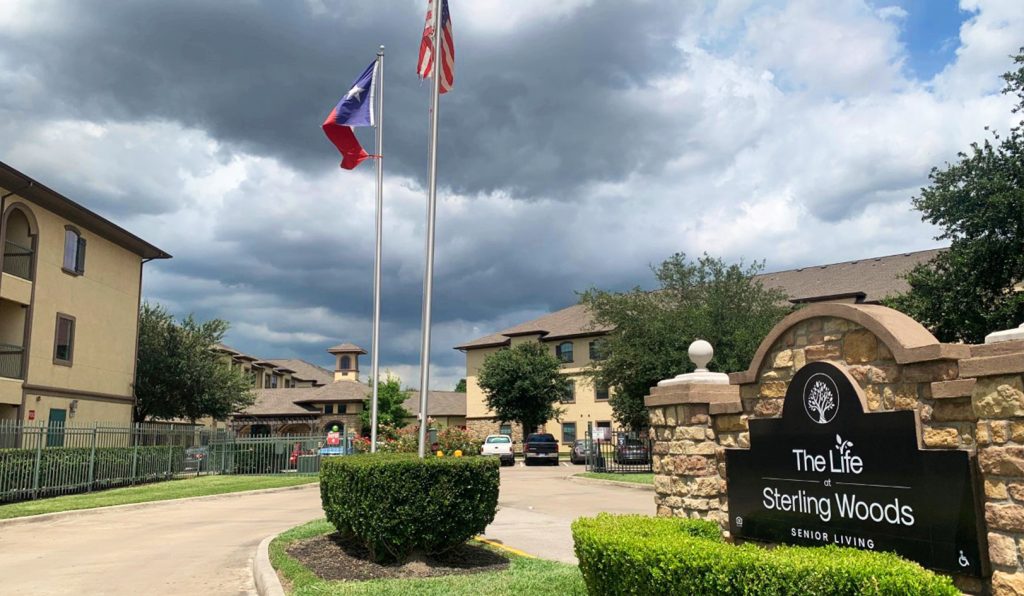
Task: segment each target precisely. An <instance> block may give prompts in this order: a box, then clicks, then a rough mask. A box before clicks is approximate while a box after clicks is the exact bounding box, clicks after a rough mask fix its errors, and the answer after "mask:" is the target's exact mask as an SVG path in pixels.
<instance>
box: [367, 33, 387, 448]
mask: <svg viewBox="0 0 1024 596" xmlns="http://www.w3.org/2000/svg"><path fill="white" fill-rule="evenodd" d="M374 86H375V87H376V88H377V97H375V98H373V99H372V100H373V101H376V102H377V106H376V111H377V113H376V116H377V118H376V128H377V131H376V132H377V150H376V151H374V153H376V154H377V245H376V248H375V252H374V256H373V332H372V335H373V338H372V340H371V341H372V342H373V347H372V349H371V354H370V371H371V372H370V374H371V375H372V376H373V380H372V383H373V397H372V399H371V401H370V453H376V451H377V387H378V385H380V256H381V250H380V245H381V235H382V231H383V229H384V226H383V218H384V215H383V211H384V46H383V45H382V46H380V49H379V50H377V75H376V76H375V77H374Z"/></svg>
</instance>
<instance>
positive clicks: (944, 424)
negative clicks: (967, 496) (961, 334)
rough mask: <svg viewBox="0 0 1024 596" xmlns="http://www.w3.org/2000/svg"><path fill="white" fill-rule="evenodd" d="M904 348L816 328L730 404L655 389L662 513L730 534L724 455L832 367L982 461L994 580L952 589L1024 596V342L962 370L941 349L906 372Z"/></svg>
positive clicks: (1001, 347) (980, 350)
mask: <svg viewBox="0 0 1024 596" xmlns="http://www.w3.org/2000/svg"><path fill="white" fill-rule="evenodd" d="M874 308H879V307H874ZM935 345H936V346H938V347H941V345H940V344H938V342H935ZM898 349H900V347H898V346H887V345H886V344H885V343H884V342H883V341H881V340H880V339H879V337H878V336H877V335H876V334H875V333H873V332H872V331H870V330H868V329H866V328H865V327H863V326H861V325H859V324H857V323H855V322H853V321H852V320H847V319H844V318H838V317H815V318H808V319H805V320H802V321H799V322H797V323H795V324H794V325H793V326H792V327H791V328H789V329H786V330H785V332H784V333H782V334H781V335H780V336H779V337H778V338H777V339H776V340H775V342H774V343H773V344H772V345H771V346H770V348H769V349H768V350H767V351H766V352H765V353H764V357H763V359H762V361H761V364H760V367H759V368H758V369H757V375H756V378H754V379H753V382H744V383H741V384H738V385H732V386H729V388H730V389H731V390H733V391H735V397H734V398H733V399H732V400H729V399H725V398H724V397H723V395H724V394H723V391H724V390H723V389H721V387H722V386H718V387H719V388H717V389H716V388H714V387H715V386H710V385H704V386H701V385H691V386H689V388H688V389H687V391H688V393H687V395H686V396H681V395H680V394H679V391H680V390H679V389H675V390H674V391H675V392H676V395H675V397H674V398H673V397H672V396H670V395H668V394H667V393H668V390H669V389H670V388H662V387H657V388H654V389H653V390H652V392H651V395H650V396H649V397H648V398H647V400H646V401H647V404H648V408H649V410H650V414H651V435H652V438H653V439H654V440H655V446H654V450H653V451H654V462H653V463H654V472H655V479H654V484H655V503H656V505H657V514H658V515H662V516H677V517H695V518H704V519H711V520H714V521H717V522H719V523H720V524H721V525H722V528H723V533H725V534H728V500H727V498H726V480H725V479H726V477H727V476H726V469H725V453H724V448H727V447H749V434H748V432H747V428H748V426H747V421H748V420H750V419H751V418H765V417H776V416H779V415H781V412H782V404H783V398H784V396H785V394H786V389H787V388H788V386H789V380H790V379H791V378H792V377H793V375H794V374H795V373H796V371H798V370H799V369H800V368H801V367H803V366H804V365H805V364H806V363H807V362H812V361H817V360H828V361H832V362H835V363H839V364H841V365H845V366H846V368H847V370H848V371H849V372H850V375H851V376H852V377H853V378H854V379H855V380H856V381H857V383H858V384H859V386H860V388H861V390H862V391H863V393H864V396H865V400H866V402H867V408H868V410H869V411H871V412H878V411H892V410H916V411H917V412H918V415H919V419H920V422H921V435H922V436H921V442H922V444H923V446H924V447H925V448H932V449H965V450H968V451H971V452H972V453H977V455H978V463H979V468H980V471H981V474H982V476H983V484H984V502H985V512H984V517H985V525H987V528H988V533H987V538H988V543H989V556H990V560H991V563H992V569H993V575H992V578H991V580H987V581H979V580H977V579H974V578H967V577H956V578H954V579H955V580H956V582H957V585H958V587H960V588H961V589H962V590H964V591H967V592H974V593H989V592H991V593H994V594H1024V565H1022V562H1024V558H1022V554H1024V383H1022V381H1024V379H1022V373H1024V342H1006V343H1004V344H992V345H986V346H971V347H970V348H969V354H970V355H969V357H967V358H960V359H957V358H952V357H949V354H951V353H953V352H952V351H951V350H945V351H943V350H941V349H936V350H935V351H934V354H935V358H934V359H929V358H925V359H921V357H920V356H917V357H915V358H914V360H917V361H915V362H909V363H904V364H901V363H898V362H897V359H896V358H895V357H894V355H893V351H894V350H898ZM957 349H958V350H960V351H959V352H957V353H960V354H965V353H966V351H967V350H968V348H967V347H965V346H960V347H957ZM903 360H907V359H906V358H903ZM743 376H744V375H742V374H741V375H733V382H736V381H737V380H738V378H739V377H743ZM979 521H980V520H979Z"/></svg>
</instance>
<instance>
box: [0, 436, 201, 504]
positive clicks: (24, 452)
mask: <svg viewBox="0 0 1024 596" xmlns="http://www.w3.org/2000/svg"><path fill="white" fill-rule="evenodd" d="M183 455H184V448H183V447H179V446H166V445H162V446H140V447H97V448H96V454H95V458H93V454H92V449H91V448H90V447H46V448H43V449H40V450H38V451H37V450H36V449H0V502H5V501H21V500H25V499H32V498H36V497H45V496H52V495H59V494H68V493H74V492H81V491H85V490H92V489H99V488H111V487H115V486H124V485H127V484H132V483H133V482H147V481H152V480H164V479H167V478H170V477H171V476H173V474H175V473H177V472H180V471H182V468H183ZM37 456H38V457H39V481H38V487H35V486H34V484H33V480H34V479H35V465H36V457H37ZM133 459H134V466H133V465H132V460H133ZM90 460H92V464H93V465H92V482H91V484H90V482H89V480H90V478H89V476H90V473H89V472H90V465H89V464H90ZM133 471H134V473H135V476H134V477H133V476H132V472H133Z"/></svg>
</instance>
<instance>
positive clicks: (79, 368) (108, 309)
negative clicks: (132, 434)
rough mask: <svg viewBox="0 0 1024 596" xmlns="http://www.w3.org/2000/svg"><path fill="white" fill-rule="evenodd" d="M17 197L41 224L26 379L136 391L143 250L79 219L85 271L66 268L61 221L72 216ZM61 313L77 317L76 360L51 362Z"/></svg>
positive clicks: (54, 384)
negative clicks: (98, 232) (94, 230)
mask: <svg viewBox="0 0 1024 596" xmlns="http://www.w3.org/2000/svg"><path fill="white" fill-rule="evenodd" d="M18 202H22V203H25V204H26V205H27V206H28V208H29V209H30V210H31V211H32V213H33V214H34V215H35V218H36V221H37V223H38V225H39V238H38V241H37V256H36V276H35V281H34V283H35V291H34V294H35V296H34V300H35V303H34V305H33V309H32V311H33V312H32V322H31V324H32V333H31V339H30V351H29V355H28V367H27V373H28V374H27V377H26V383H27V384H30V385H39V386H46V387H56V388H62V389H72V390H75V391H86V392H95V393H102V394H107V395H118V396H124V397H126V398H131V396H132V382H133V376H134V371H135V336H136V331H137V321H138V303H139V282H140V279H139V276H140V274H141V271H142V268H141V257H139V256H138V255H136V254H134V253H132V252H130V251H128V250H126V249H124V248H121V247H119V246H117V245H116V244H114V243H112V242H110V241H108V240H105V239H104V238H101V237H100V236H97V235H96V234H94V233H92V232H90V231H89V230H87V229H83V228H81V227H80V226H77V228H78V230H79V231H80V232H81V234H82V237H84V238H85V239H86V243H87V244H86V260H85V274H84V275H80V276H75V275H70V274H67V273H65V272H64V271H63V270H62V262H63V256H64V226H65V225H68V224H69V223H70V222H68V221H67V220H64V219H63V218H61V217H58V216H57V215H55V214H53V213H50V212H49V211H46V210H44V209H42V208H40V207H38V206H35V205H33V204H31V203H30V202H28V201H23V200H22V201H18ZM58 312H60V313H64V314H68V315H71V316H73V317H75V339H74V356H73V360H74V361H73V365H72V366H60V365H55V364H54V363H53V349H54V332H55V326H56V320H57V319H56V317H57V313H58ZM80 407H81V406H80ZM121 407H124V406H121ZM79 411H80V413H82V415H83V417H84V412H82V410H79Z"/></svg>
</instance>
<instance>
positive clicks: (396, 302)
mask: <svg viewBox="0 0 1024 596" xmlns="http://www.w3.org/2000/svg"><path fill="white" fill-rule="evenodd" d="M0 1H3V0H0ZM451 2H452V13H453V21H454V28H455V43H456V54H457V56H456V63H457V66H456V81H455V88H454V90H453V92H452V93H449V94H447V95H446V96H444V97H443V98H442V100H441V119H442V130H441V136H440V140H441V148H440V154H439V161H440V173H439V175H440V181H441V184H442V190H441V195H442V198H443V199H448V201H449V202H447V203H446V202H442V206H441V209H440V212H439V217H438V230H437V231H438V247H437V260H436V270H435V275H436V277H435V294H434V297H435V301H434V323H435V327H434V362H435V363H436V364H438V365H440V366H442V367H447V370H448V372H447V373H446V374H448V376H453V375H454V376H456V378H457V376H461V374H459V373H457V371H458V370H459V368H460V367H463V366H464V360H463V358H462V356H461V355H460V354H458V353H456V352H454V351H452V350H451V349H450V348H451V346H452V345H455V344H456V343H460V342H462V341H466V340H469V339H472V338H474V337H476V336H479V335H484V334H488V333H491V332H493V331H495V330H498V329H501V328H503V327H505V326H509V325H511V324H515V323H518V322H522V321H524V320H526V319H528V318H532V317H534V316H537V315H539V314H541V313H543V312H546V311H550V310H552V309H556V308H560V307H563V306H567V305H568V304H571V303H573V302H574V301H575V298H576V297H575V294H574V291H576V290H582V289H585V288H588V287H591V286H597V287H602V288H608V289H625V288H628V287H632V286H633V285H635V284H650V283H651V282H652V276H651V275H650V272H649V270H648V269H647V266H648V265H649V264H651V262H657V261H660V260H661V259H663V258H665V257H666V256H668V255H669V254H671V253H672V252H674V251H677V250H682V249H685V250H688V251H690V252H691V253H693V254H699V253H700V252H702V251H704V250H707V251H709V252H711V253H713V254H716V255H721V256H724V257H726V258H739V257H746V258H747V260H748V261H749V260H751V259H760V258H763V257H766V256H769V255H771V256H772V258H773V260H772V261H770V262H769V268H775V269H778V268H780V267H784V266H788V265H796V264H808V263H820V262H822V261H825V260H830V259H831V260H841V259H840V257H841V258H858V257H865V256H869V255H874V254H880V252H879V251H881V249H880V248H878V247H880V246H886V247H888V246H889V245H890V244H891V245H892V246H893V248H892V250H889V249H888V248H887V249H886V250H885V251H881V252H897V251H899V250H909V249H914V248H924V247H925V246H921V242H920V240H921V239H923V238H926V237H927V236H928V234H927V232H922V231H921V230H922V229H923V228H922V227H920V225H919V224H918V222H917V217H916V216H906V208H904V209H902V210H901V212H900V214H899V217H905V220H904V219H899V217H897V216H896V215H893V213H894V211H891V210H890V211H887V212H886V216H885V217H880V218H878V221H877V222H876V221H871V220H870V218H868V219H867V220H863V221H860V222H858V221H857V217H858V214H862V213H864V212H865V207H866V206H867V205H871V206H872V207H873V208H880V207H882V206H885V205H891V204H893V203H894V202H896V201H901V200H903V201H905V200H906V197H908V196H909V193H910V192H912V190H911V191H908V192H904V191H905V190H906V189H907V188H911V189H912V188H915V187H916V186H918V185H919V184H920V181H921V180H923V179H924V177H925V176H926V174H927V170H928V167H929V166H930V165H932V164H933V163H936V160H937V159H938V158H939V157H941V156H945V155H955V149H956V147H958V146H960V145H962V144H963V143H962V142H961V137H962V136H963V134H964V131H965V130H968V129H969V128H970V125H969V124H965V122H967V121H968V119H969V118H970V117H971V116H972V114H974V113H975V111H973V110H966V111H965V108H964V107H963V106H960V105H956V104H955V102H954V103H943V101H944V100H941V99H936V97H938V95H934V96H933V95H932V94H929V93H926V92H924V91H920V92H918V91H916V90H912V92H910V93H908V94H907V95H906V96H905V97H903V98H897V99H898V100H897V99H893V98H891V97H880V98H877V99H875V100H873V102H868V103H867V104H866V105H864V104H858V102H856V101H850V102H848V101H846V100H845V98H840V99H837V100H836V101H832V99H830V98H829V97H832V96H829V97H825V96H828V95H829V94H828V93H823V95H822V96H820V97H819V96H813V97H811V96H801V95H799V94H793V93H792V91H793V90H792V89H786V88H781V87H779V86H777V85H776V84H775V83H773V82H772V80H773V78H772V77H773V72H772V71H773V70H774V69H776V66H775V65H774V64H767V65H765V64H763V63H760V62H759V61H758V59H757V58H758V56H760V55H761V54H760V53H759V52H758V50H757V48H756V47H754V46H751V47H749V48H748V47H739V46H742V45H743V44H744V43H746V42H745V40H746V37H745V36H744V35H743V34H742V32H743V31H744V30H745V28H746V27H747V26H748V25H751V24H754V25H756V22H757V21H758V19H759V18H760V17H764V16H765V15H767V16H769V17H771V16H772V14H773V10H775V8H773V6H772V5H769V6H764V7H762V6H759V7H758V8H757V10H754V11H751V12H747V13H743V14H740V13H736V14H734V15H732V17H728V15H727V16H725V17H721V18H719V17H720V16H721V15H718V16H716V15H715V14H711V13H715V12H716V11H717V10H718V9H721V11H722V12H724V13H729V12H730V8H729V6H726V5H715V7H713V8H710V9H708V10H703V9H702V6H703V3H698V2H696V0H695V1H694V2H692V3H691V2H686V3H682V2H658V1H656V0H651V1H643V0H636V1H633V2H625V3H623V2H604V1H600V0H599V1H596V2H591V3H589V4H587V5H585V6H583V7H581V8H579V9H575V10H574V9H569V10H566V9H565V6H566V5H564V4H562V3H560V2H559V3H548V4H544V3H542V2H537V4H536V6H538V7H540V8H538V9H537V10H542V11H543V12H544V14H543V15H539V16H538V15H537V14H527V15H525V17H524V15H523V14H516V15H513V16H511V17H510V18H508V19H507V20H496V19H502V18H503V17H504V16H505V15H504V14H503V13H497V12H496V14H495V15H490V16H488V18H489V19H491V21H489V22H486V23H485V22H483V21H481V20H480V12H481V11H480V10H477V9H478V7H479V6H480V5H478V4H473V3H474V2H476V0H451ZM425 4H426V2H425V0H415V1H413V0H378V1H374V2H366V1H359V0H339V1H335V0H309V1H307V2H299V1H297V0H295V1H286V2H281V1H276V0H275V1H271V0H265V1H259V0H253V1H236V0H217V1H210V0H202V1H200V0H175V1H173V2H167V1H166V0H159V1H158V0H134V1H132V2H109V1H106V0H80V1H74V2H71V1H69V2H66V3H63V4H58V3H57V2H56V1H55V2H54V3H53V4H45V3H42V4H40V5H38V6H36V5H31V6H28V5H26V6H27V8H26V9H25V10H23V11H22V12H21V13H20V15H19V16H20V18H22V19H24V21H25V23H24V25H23V26H22V25H20V24H17V23H15V24H13V25H12V24H11V23H10V22H4V21H3V18H4V17H5V15H6V14H8V13H5V12H4V11H3V10H0V33H2V35H3V38H2V40H0V137H3V138H4V139H5V142H4V143H3V144H0V158H3V159H4V160H5V161H9V162H10V163H11V164H12V165H14V166H15V167H23V168H24V169H25V170H26V171H27V173H29V174H31V175H34V176H36V177H38V178H39V179H40V180H41V181H43V182H44V183H47V184H49V185H51V186H53V187H54V188H56V189H58V190H61V191H63V192H65V194H67V195H68V196H70V197H72V198H73V199H75V200H77V201H79V202H81V203H83V204H85V205H87V206H89V207H91V208H93V209H96V210H97V211H100V212H101V213H103V214H105V215H108V216H110V217H112V218H113V219H114V220H115V221H118V222H119V223H123V224H124V225H125V226H126V227H128V228H129V229H131V230H132V231H135V232H137V233H139V234H140V235H142V236H144V237H145V238H147V240H150V241H153V242H154V243H155V244H157V245H159V246H161V247H162V248H165V249H166V250H168V251H169V252H171V253H173V254H174V255H175V259H173V260H172V261H169V262H160V263H154V264H151V265H147V268H148V272H147V278H146V279H147V281H146V286H145V291H146V294H147V295H148V296H150V297H153V298H155V299H157V300H160V301H165V302H166V303H168V304H170V305H172V306H173V308H174V309H175V310H176V311H177V312H179V313H182V314H183V313H187V312H190V311H194V312H196V314H197V315H199V316H201V317H221V318H225V319H228V320H230V321H231V322H232V323H234V325H235V328H234V331H233V332H232V333H233V335H232V336H231V337H232V338H236V339H238V341H239V342H241V343H240V345H238V346H236V347H239V348H241V349H244V350H249V351H251V352H254V353H257V354H260V355H263V356H267V357H271V356H299V357H303V358H307V359H310V360H313V361H318V362H325V358H324V357H325V354H324V352H323V347H324V345H323V344H324V343H325V342H327V341H338V340H346V341H354V342H356V343H360V344H363V345H364V346H365V347H369V335H370V325H369V316H370V311H371V266H372V262H373V258H372V257H373V236H372V230H373V228H372V225H373V214H372V208H371V207H370V206H371V205H372V188H373V181H372V175H371V172H370V171H369V170H370V169H371V167H372V166H371V165H370V164H369V163H367V164H364V165H363V166H361V167H360V169H359V170H358V171H356V172H352V173H349V172H344V173H343V172H339V170H338V166H337V164H338V161H339V157H338V155H337V153H336V151H335V150H334V148H333V147H332V146H331V145H330V143H329V142H328V141H327V140H326V139H325V138H324V135H323V134H322V132H321V131H320V130H319V126H320V123H321V122H322V120H323V118H324V117H325V116H326V114H327V113H328V111H329V110H330V108H331V107H332V106H333V104H334V103H335V102H336V101H337V99H338V98H339V96H341V95H342V94H344V92H345V91H346V90H347V87H348V85H349V84H350V82H351V80H352V79H353V78H354V77H355V76H356V75H357V74H358V73H359V72H361V71H362V69H363V68H364V67H365V66H366V65H367V64H368V63H369V62H370V61H371V60H372V59H373V57H374V53H375V51H376V48H377V46H378V44H381V43H383V44H385V45H386V46H387V66H386V70H387V76H386V85H385V90H386V98H387V106H386V123H385V149H386V154H387V160H386V168H387V174H386V179H387V180H388V184H389V186H388V187H387V192H386V195H385V201H386V204H387V208H386V216H385V230H386V232H385V233H386V235H385V244H384V259H383V274H384V280H383V287H384V297H383V305H382V306H383V319H384V335H383V341H382V350H383V353H382V361H383V362H384V363H385V364H393V365H396V366H404V367H410V366H413V365H415V363H416V362H417V360H418V333H419V327H420V312H421V311H420V308H421V290H422V271H423V236H424V229H423V227H424V226H423V220H424V218H423V211H424V209H423V200H424V194H425V193H424V192H423V188H422V186H423V184H424V181H425V173H426V149H427V109H428V89H427V87H428V85H427V84H424V83H422V82H420V81H418V80H417V79H416V77H415V62H416V54H417V50H418V45H419V38H420V32H421V31H422V27H423V16H424V14H423V13H424V8H425ZM526 5H527V6H529V5H530V4H529V2H527V3H526ZM694 5H698V6H696V7H695V6H694ZM507 6H510V7H513V9H514V10H518V11H519V13H523V12H524V11H525V10H526V9H524V8H523V5H522V4H519V3H515V4H513V3H509V4H508V5H507ZM507 6H506V5H503V4H502V3H501V2H493V3H491V4H488V5H487V7H488V9H489V10H494V11H501V10H505V9H506V7H507ZM801 6H804V4H801ZM808 6H809V7H810V8H808V10H810V12H812V13H813V14H811V15H809V16H808V18H806V19H799V18H793V19H790V21H793V22H792V23H791V24H794V25H803V26H804V27H805V29H804V30H805V31H806V33H800V34H794V35H791V36H789V37H787V38H786V39H784V40H778V39H777V37H778V36H776V35H775V33H774V30H773V29H772V28H771V27H768V26H766V25H764V24H763V23H762V26H761V27H760V28H759V29H757V30H758V31H762V32H765V34H766V36H767V39H768V40H769V41H771V42H772V43H775V42H778V43H780V44H782V45H781V46H780V47H782V51H780V52H779V53H778V54H777V55H774V59H775V61H776V62H778V63H779V64H778V65H777V68H778V69H783V71H785V72H790V70H792V69H793V68H797V69H800V68H803V67H804V65H803V63H800V62H794V63H792V64H790V63H788V62H787V60H788V59H789V58H791V57H792V56H797V57H802V59H813V60H810V61H811V62H813V64H812V66H813V68H808V69H807V72H806V73H804V75H807V76H814V73H816V72H819V67H820V65H819V64H818V63H819V62H821V63H822V64H824V66H825V67H827V69H834V68H839V67H843V66H844V65H845V64H846V63H847V62H849V63H850V64H853V65H855V66H856V65H858V64H861V62H862V61H858V60H856V59H851V60H849V61H844V60H841V59H837V60H816V58H817V56H818V52H816V51H815V49H816V48H817V47H820V46H821V44H822V43H832V42H833V41H834V40H824V39H823V38H819V37H816V36H821V35H829V33H828V32H829V31H831V29H830V28H829V27H822V26H820V25H821V23H822V22H824V23H826V24H831V25H836V26H841V25H843V22H842V18H840V17H835V22H833V21H832V20H830V19H833V17H834V15H833V14H832V13H833V12H834V11H831V10H830V8H829V6H828V5H821V6H819V7H818V8H817V9H815V8H814V6H811V5H809V4H807V5H806V6H805V8H806V7H808ZM776 8H777V7H776ZM868 12H869V13H870V11H868ZM15 14H18V12H17V11H15ZM865 18H867V19H874V18H875V17H874V16H873V14H868V15H867V16H866V17H865ZM484 20H485V21H486V19H484ZM769 21H771V20H770V19H769ZM771 22H774V21H771ZM684 29H685V30H684ZM876 29H877V28H875V29H872V28H868V29H856V30H851V31H852V32H851V33H849V34H848V35H843V36H839V37H840V38H842V39H843V40H846V42H845V43H847V45H848V46H849V47H850V48H851V50H850V51H849V52H848V53H849V54H850V55H851V56H853V55H854V54H856V51H855V50H856V49H857V48H859V47H861V45H862V41H863V39H862V38H864V37H865V36H868V37H870V35H869V34H870V33H871V31H875V30H876ZM723 31H727V32H730V33H729V34H728V36H729V38H730V39H731V40H732V41H731V42H730V44H729V45H730V46H731V45H736V46H737V47H735V48H733V47H727V48H724V49H723V48H719V49H717V50H716V49H715V48H713V47H709V46H707V45H706V42H707V39H709V38H712V39H719V41H721V37H722V35H723V34H722V32H723ZM864 31H867V33H864ZM823 32H824V33H823ZM882 33H885V31H883V32H882ZM869 41H870V40H869ZM790 45H793V46H794V47H793V48H792V49H793V51H792V52H791V51H790V47H789V46H790ZM773 47H775V46H773ZM844 47H846V46H844ZM876 47H883V48H884V47H890V46H889V45H885V44H882V45H880V46H876ZM833 49H834V48H833ZM1007 51H1009V50H1007ZM958 52H959V50H958ZM1003 53H1004V54H1005V53H1006V52H1003ZM884 58H886V60H885V61H883V63H884V64H889V62H890V60H889V58H891V57H888V56H884ZM761 62H763V61H761ZM862 66H863V65H862ZM787 68H788V69H790V70H785V69H787ZM865 68H867V70H868V71H870V70H871V68H872V67H870V65H869V66H868V67H865ZM829 72H831V71H829ZM833 78H838V79H843V77H842V76H839V75H837V76H836V77H833ZM828 80H832V79H831V78H830V79H828ZM956 88H957V89H962V88H963V85H957V86H956ZM825 91H828V90H825ZM866 93H867V94H868V95H869V96H870V95H871V94H872V91H871V90H868V91H867V92H866ZM965 93H966V92H965ZM939 95H941V94H939ZM858 105H860V106H861V107H860V108H858ZM971 122H973V121H971ZM947 123H949V124H947ZM954 123H955V124H954ZM982 124H984V123H982ZM977 128H979V130H980V125H979V126H978V127H977ZM851 131H855V132H857V133H858V135H859V137H858V135H854V136H852V137H851V135H850V134H849V133H850V132H851ZM923 133H927V134H923ZM359 134H360V136H361V138H362V139H363V140H364V143H365V144H366V145H367V148H370V145H371V143H370V141H371V138H372V137H371V134H370V131H369V130H361V131H359ZM858 138H861V139H872V140H878V141H879V142H878V143H874V142H871V143H865V142H862V141H858ZM958 143H959V145H958ZM876 145H877V147H876ZM887 145H888V146H889V147H892V149H891V150H890V151H886V150H885V149H879V148H878V147H883V148H884V147H886V146H887ZM908 148H912V150H908ZM908 155H909V156H911V157H908ZM908 221H909V222H910V223H909V224H908V223H907V222H908ZM795 222H799V223H800V225H801V227H802V228H806V229H807V230H810V231H817V232H819V233H821V235H822V237H828V238H830V239H835V240H836V242H835V248H831V249H828V250H824V249H821V248H820V247H818V248H816V247H813V246H807V245H805V244H803V243H799V242H796V243H794V242H795V241H794V240H793V239H792V238H791V236H792V234H791V232H789V230H792V229H794V227H793V226H794V225H795ZM843 224H848V227H849V228H851V229H853V228H856V230H854V231H850V229H844V228H843ZM857 226H859V227H857ZM886 226H888V227H886ZM914 226H918V227H914ZM844 234H847V235H848V236H849V237H848V238H845V239H844V238H843V235H844ZM894 239H895V240H894ZM841 240H842V241H841ZM766 253H767V254H766ZM825 253H827V254H825ZM406 372H408V370H407V371H406ZM405 380H406V381H407V382H411V381H412V380H413V379H412V378H411V377H409V378H406V379H405ZM438 388H441V387H440V386H438Z"/></svg>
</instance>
